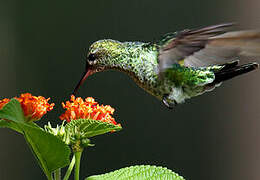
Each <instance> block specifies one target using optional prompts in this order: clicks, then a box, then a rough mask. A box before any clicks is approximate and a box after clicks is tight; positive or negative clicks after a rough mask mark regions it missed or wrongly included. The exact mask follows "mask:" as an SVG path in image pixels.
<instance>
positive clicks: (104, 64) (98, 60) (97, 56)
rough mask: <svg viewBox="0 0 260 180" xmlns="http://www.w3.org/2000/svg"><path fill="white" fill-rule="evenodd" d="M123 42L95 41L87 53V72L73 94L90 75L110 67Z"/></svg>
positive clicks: (110, 40)
mask: <svg viewBox="0 0 260 180" xmlns="http://www.w3.org/2000/svg"><path fill="white" fill-rule="evenodd" d="M121 46H122V43H120V42H119V41H115V40H112V39H105V40H100V41H96V42H94V43H93V44H92V45H91V46H90V48H89V51H88V53H87V55H86V67H85V72H84V74H83V76H82V78H81V80H80V81H79V83H78V85H77V86H76V88H75V90H74V92H73V94H75V93H76V91H77V90H78V88H79V87H80V85H81V84H82V83H83V82H84V81H85V80H86V79H87V77H88V76H90V75H92V74H94V73H96V72H100V71H104V70H105V69H108V68H109V65H110V64H111V60H112V59H114V58H115V57H117V56H119V55H120V53H121V51H120V49H122V48H120V47H121Z"/></svg>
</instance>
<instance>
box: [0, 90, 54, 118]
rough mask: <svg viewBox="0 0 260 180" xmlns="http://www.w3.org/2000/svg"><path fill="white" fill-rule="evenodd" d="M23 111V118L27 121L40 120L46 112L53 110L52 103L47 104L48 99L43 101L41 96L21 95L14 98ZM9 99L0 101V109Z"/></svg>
mask: <svg viewBox="0 0 260 180" xmlns="http://www.w3.org/2000/svg"><path fill="white" fill-rule="evenodd" d="M15 99H17V100H18V101H19V102H20V104H21V107H22V109H23V113H24V116H25V117H26V118H27V119H28V121H36V120H39V119H41V118H42V116H43V115H45V114H46V113H47V112H48V111H51V110H52V109H53V106H54V103H52V104H49V103H48V101H49V99H50V98H48V99H45V98H44V97H42V96H32V95H31V94H30V93H24V94H21V95H20V97H15ZM9 101H10V99H3V100H0V109H1V108H3V106H4V105H5V104H7V103H8V102H9Z"/></svg>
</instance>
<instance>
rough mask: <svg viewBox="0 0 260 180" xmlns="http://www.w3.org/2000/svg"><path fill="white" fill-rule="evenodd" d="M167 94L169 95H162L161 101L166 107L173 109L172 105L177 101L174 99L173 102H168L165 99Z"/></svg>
mask: <svg viewBox="0 0 260 180" xmlns="http://www.w3.org/2000/svg"><path fill="white" fill-rule="evenodd" d="M168 96H169V94H165V95H164V96H163V99H162V102H163V104H164V105H165V106H166V107H167V108H169V109H173V107H174V106H175V105H177V102H176V101H174V103H170V102H168V101H167V99H168Z"/></svg>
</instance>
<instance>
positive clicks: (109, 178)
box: [85, 165, 184, 180]
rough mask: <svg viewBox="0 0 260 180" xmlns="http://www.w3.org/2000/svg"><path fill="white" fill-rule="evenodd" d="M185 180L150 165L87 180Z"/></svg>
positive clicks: (166, 170)
mask: <svg viewBox="0 0 260 180" xmlns="http://www.w3.org/2000/svg"><path fill="white" fill-rule="evenodd" d="M114 179H116V180H184V178H183V177H181V176H179V175H178V174H176V173H174V172H173V171H171V170H169V169H167V168H163V167H156V166H150V165H140V166H131V167H126V168H122V169H119V170H116V171H113V172H110V173H106V174H102V175H94V176H90V177H88V178H86V179H85V180H114Z"/></svg>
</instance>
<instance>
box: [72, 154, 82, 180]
mask: <svg viewBox="0 0 260 180" xmlns="http://www.w3.org/2000/svg"><path fill="white" fill-rule="evenodd" d="M82 152H83V149H82V151H77V152H74V155H75V169H74V170H75V171H74V180H79V171H80V160H81V155H82Z"/></svg>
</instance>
